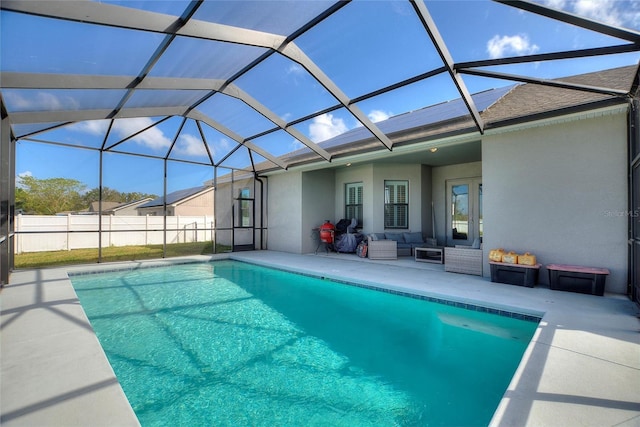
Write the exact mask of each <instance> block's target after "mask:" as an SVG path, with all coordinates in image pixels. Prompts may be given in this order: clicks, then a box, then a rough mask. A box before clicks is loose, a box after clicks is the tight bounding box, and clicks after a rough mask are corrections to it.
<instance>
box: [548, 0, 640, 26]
mask: <svg viewBox="0 0 640 427" xmlns="http://www.w3.org/2000/svg"><path fill="white" fill-rule="evenodd" d="M540 3H541V4H543V5H545V6H548V7H551V8H554V9H558V10H563V11H565V12H570V13H575V14H576V15H579V16H582V17H585V18H589V19H593V20H596V21H599V22H602V23H604V24H608V25H614V26H623V27H627V28H637V26H638V24H640V5H639V4H638V2H635V1H621V0H575V1H568V0H540Z"/></svg>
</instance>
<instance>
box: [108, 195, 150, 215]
mask: <svg viewBox="0 0 640 427" xmlns="http://www.w3.org/2000/svg"><path fill="white" fill-rule="evenodd" d="M151 200H153V199H152V198H151V197H145V198H144V199H140V200H134V201H133V202H127V203H123V204H121V205H118V206H116V207H115V208H113V209H111V210H112V211H113V212H117V211H121V210H123V209H127V208H132V207H137V206H138V205H141V204H143V203H147V202H150V201H151Z"/></svg>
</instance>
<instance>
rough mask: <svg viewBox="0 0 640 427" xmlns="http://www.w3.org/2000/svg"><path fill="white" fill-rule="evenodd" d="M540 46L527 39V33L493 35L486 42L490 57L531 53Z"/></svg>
mask: <svg viewBox="0 0 640 427" xmlns="http://www.w3.org/2000/svg"><path fill="white" fill-rule="evenodd" d="M539 49H540V48H539V47H538V45H536V44H532V43H531V42H530V41H529V37H528V36H527V35H523V34H520V35H516V36H499V35H495V36H493V38H492V39H491V40H489V41H488V42H487V52H488V53H489V56H490V57H491V58H492V59H495V58H502V57H504V56H507V55H516V56H518V55H531V54H533V53H536V52H537V51H538V50H539Z"/></svg>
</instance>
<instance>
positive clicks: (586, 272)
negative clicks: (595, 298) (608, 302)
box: [547, 264, 609, 296]
mask: <svg viewBox="0 0 640 427" xmlns="http://www.w3.org/2000/svg"><path fill="white" fill-rule="evenodd" d="M547 270H549V288H551V289H553V290H556V291H569V292H578V293H581V294H592V295H599V296H602V295H604V285H605V282H606V280H607V275H608V274H609V270H607V269H606V268H596V267H582V266H579V265H566V264H549V265H547Z"/></svg>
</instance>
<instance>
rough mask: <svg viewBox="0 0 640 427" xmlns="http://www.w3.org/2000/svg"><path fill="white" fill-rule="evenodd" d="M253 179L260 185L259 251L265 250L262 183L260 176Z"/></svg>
mask: <svg viewBox="0 0 640 427" xmlns="http://www.w3.org/2000/svg"><path fill="white" fill-rule="evenodd" d="M254 179H255V180H256V181H258V182H259V183H260V228H259V230H260V250H262V249H265V247H264V228H263V227H264V211H265V208H266V206H265V204H264V182H263V181H262V179H260V176H259V175H258V174H257V173H256V174H254Z"/></svg>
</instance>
